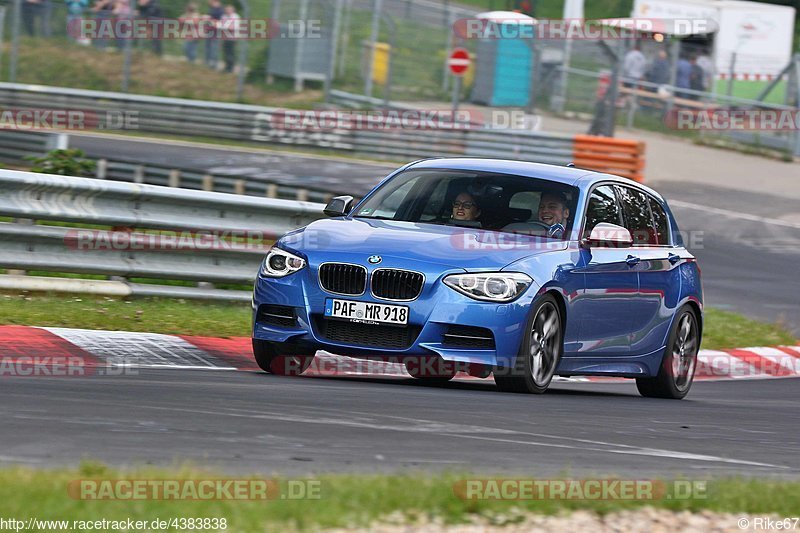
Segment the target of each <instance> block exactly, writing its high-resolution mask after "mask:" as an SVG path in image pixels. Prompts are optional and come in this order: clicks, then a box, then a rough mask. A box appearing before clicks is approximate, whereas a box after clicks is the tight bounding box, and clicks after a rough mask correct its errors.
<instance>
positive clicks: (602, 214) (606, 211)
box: [583, 185, 622, 237]
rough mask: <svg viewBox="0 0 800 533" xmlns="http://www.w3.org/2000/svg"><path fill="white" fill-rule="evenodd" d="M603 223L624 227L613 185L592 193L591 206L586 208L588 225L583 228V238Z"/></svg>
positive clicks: (604, 186) (602, 186) (599, 188)
mask: <svg viewBox="0 0 800 533" xmlns="http://www.w3.org/2000/svg"><path fill="white" fill-rule="evenodd" d="M601 222H607V223H609V224H616V225H618V226H621V225H622V216H621V213H620V209H619V204H618V203H617V198H616V196H615V195H614V188H613V187H612V186H611V185H601V186H600V187H597V188H595V190H594V191H592V195H591V196H590V197H589V205H588V207H587V208H586V223H585V224H584V226H583V236H584V237H588V236H589V234H590V233H591V232H592V229H594V227H595V226H596V225H598V224H600V223H601Z"/></svg>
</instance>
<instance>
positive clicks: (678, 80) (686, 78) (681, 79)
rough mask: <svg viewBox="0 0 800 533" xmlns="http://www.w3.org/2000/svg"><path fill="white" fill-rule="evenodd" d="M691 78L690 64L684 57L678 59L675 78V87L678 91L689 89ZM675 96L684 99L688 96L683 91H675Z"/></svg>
mask: <svg viewBox="0 0 800 533" xmlns="http://www.w3.org/2000/svg"><path fill="white" fill-rule="evenodd" d="M691 78H692V64H691V63H689V60H688V59H686V58H685V57H681V58H680V59H678V71H677V75H676V76H675V86H676V87H677V88H678V89H690V88H691V83H692V81H691ZM676 96H678V97H679V98H686V97H687V96H688V95H687V94H686V93H685V92H683V91H676Z"/></svg>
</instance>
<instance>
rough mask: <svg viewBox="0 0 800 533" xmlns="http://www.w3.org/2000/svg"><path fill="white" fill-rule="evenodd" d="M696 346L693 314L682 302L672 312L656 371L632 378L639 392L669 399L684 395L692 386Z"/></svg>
mask: <svg viewBox="0 0 800 533" xmlns="http://www.w3.org/2000/svg"><path fill="white" fill-rule="evenodd" d="M699 348H700V328H699V327H698V320H697V315H696V314H695V312H694V310H693V309H692V308H690V307H689V306H683V307H681V308H680V310H679V311H678V313H677V314H676V315H675V321H674V322H673V324H672V329H671V330H670V332H669V337H668V338H667V348H666V350H665V351H664V358H663V359H662V360H661V366H660V368H659V370H658V375H656V377H654V378H637V379H636V388H637V389H639V394H641V395H642V396H644V397H647V398H667V399H672V400H680V399H682V398H683V397H685V396H686V395H687V394H688V393H689V389H690V388H691V387H692V381H693V380H694V373H695V370H696V369H697V352H698V351H699Z"/></svg>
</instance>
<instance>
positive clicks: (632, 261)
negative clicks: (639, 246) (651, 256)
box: [625, 255, 641, 266]
mask: <svg viewBox="0 0 800 533" xmlns="http://www.w3.org/2000/svg"><path fill="white" fill-rule="evenodd" d="M639 261H641V259H639V258H638V257H636V256H635V255H629V256H628V258H627V259H626V260H625V262H626V263H628V266H634V265H638V264H639Z"/></svg>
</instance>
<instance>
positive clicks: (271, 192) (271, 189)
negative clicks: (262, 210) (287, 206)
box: [267, 183, 278, 198]
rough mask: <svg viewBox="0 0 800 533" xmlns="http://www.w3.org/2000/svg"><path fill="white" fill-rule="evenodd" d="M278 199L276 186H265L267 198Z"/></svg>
mask: <svg viewBox="0 0 800 533" xmlns="http://www.w3.org/2000/svg"><path fill="white" fill-rule="evenodd" d="M277 197H278V185H277V184H275V183H269V184H267V198H277Z"/></svg>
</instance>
